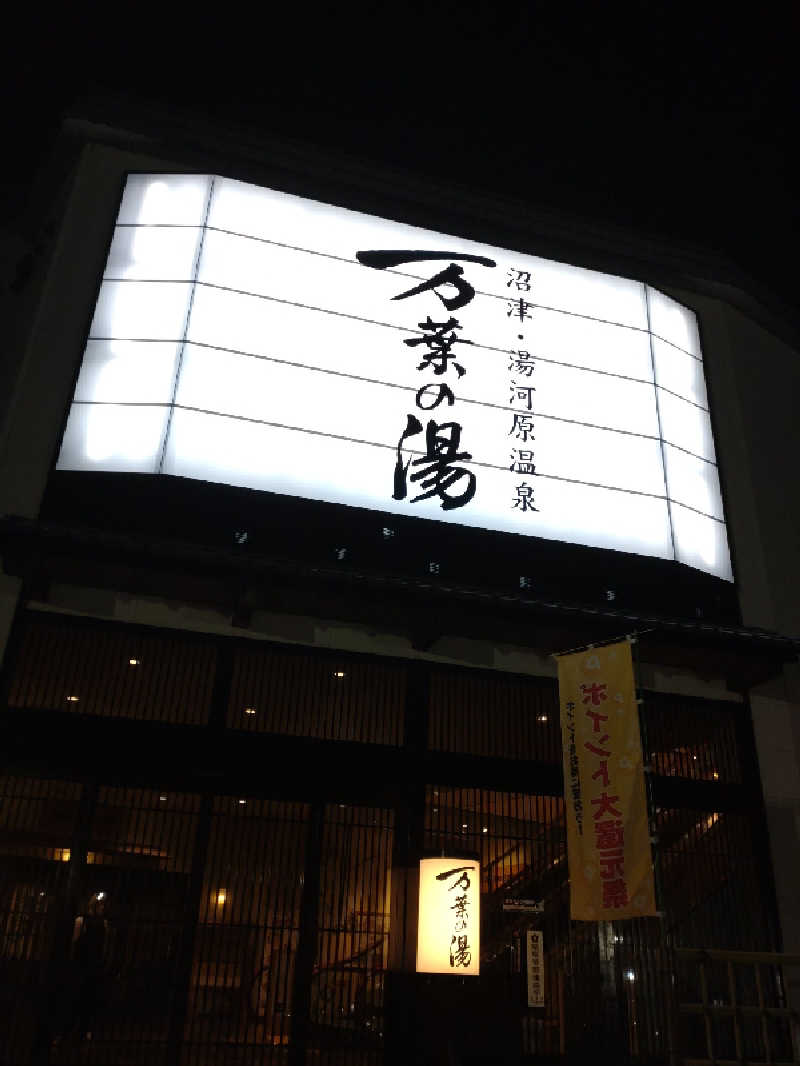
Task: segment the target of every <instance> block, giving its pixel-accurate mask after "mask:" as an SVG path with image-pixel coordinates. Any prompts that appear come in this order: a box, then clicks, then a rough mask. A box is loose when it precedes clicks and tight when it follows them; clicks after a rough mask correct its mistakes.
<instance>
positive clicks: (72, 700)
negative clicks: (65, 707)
mask: <svg viewBox="0 0 800 1066" xmlns="http://www.w3.org/2000/svg"><path fill="white" fill-rule="evenodd" d="M79 700H80V696H67V703H77V702H78V701H79Z"/></svg>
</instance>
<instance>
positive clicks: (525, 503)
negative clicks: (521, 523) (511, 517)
mask: <svg viewBox="0 0 800 1066" xmlns="http://www.w3.org/2000/svg"><path fill="white" fill-rule="evenodd" d="M516 493H517V497H516V499H515V500H514V502H513V504H512V507H519V509H520V511H522V513H523V514H524V513H525V512H526V511H538V510H539V508H538V507H534V505H533V488H532V487H531V486H530V485H528V484H527V483H526V482H525V481H523V482H522V483H521V484H520V485H517V488H516Z"/></svg>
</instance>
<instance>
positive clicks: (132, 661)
mask: <svg viewBox="0 0 800 1066" xmlns="http://www.w3.org/2000/svg"><path fill="white" fill-rule="evenodd" d="M141 661H142V660H141V659H128V666H139V664H140V663H141Z"/></svg>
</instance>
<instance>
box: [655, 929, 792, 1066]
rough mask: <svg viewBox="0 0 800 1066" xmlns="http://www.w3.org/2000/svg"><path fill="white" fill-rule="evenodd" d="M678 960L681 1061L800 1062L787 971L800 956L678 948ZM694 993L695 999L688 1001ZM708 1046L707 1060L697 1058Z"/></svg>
mask: <svg viewBox="0 0 800 1066" xmlns="http://www.w3.org/2000/svg"><path fill="white" fill-rule="evenodd" d="M675 958H676V971H677V979H678V988H677V993H678V995H677V1003H676V1007H677V1011H678V1018H677V1019H676V1021H677V1023H678V1027H679V1031H680V1032H681V1036H682V1039H680V1040H679V1050H680V1052H681V1054H680V1055H679V1057H678V1058H679V1061H680V1062H682V1063H684V1064H685V1066H708V1064H711V1063H713V1064H715V1066H729V1064H730V1066H740V1064H742V1063H751V1062H752V1063H770V1064H771V1066H783V1064H784V1063H785V1064H787V1066H788V1064H790V1063H796V1062H800V1028H798V1021H799V1020H800V1014H799V1013H798V1011H797V1010H796V1009H793V1008H792V1007H791V1006H790V1005H789V1004H788V1002H787V999H786V994H785V991H784V980H783V970H784V968H787V967H795V966H797V967H800V955H781V954H778V953H775V952H766V951H724V950H718V949H713V948H708V949H705V948H676V949H675ZM691 991H693V992H694V993H695V998H694V999H686V998H684V997H685V996H686V995H687V993H689V992H691ZM698 997H699V998H698ZM687 1023H688V1026H687ZM692 1023H694V1031H693V1032H692V1031H691V1030H692ZM687 1029H688V1031H687ZM703 1043H704V1044H705V1052H706V1054H705V1056H702V1055H699V1056H698V1055H697V1054H693V1052H696V1051H698V1050H699V1047H700V1046H702V1044H703ZM687 1051H688V1052H689V1054H685V1053H684V1052H687Z"/></svg>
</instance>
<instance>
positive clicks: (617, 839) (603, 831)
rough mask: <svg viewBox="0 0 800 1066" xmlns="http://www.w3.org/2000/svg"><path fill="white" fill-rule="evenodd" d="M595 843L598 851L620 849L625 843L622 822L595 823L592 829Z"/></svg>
mask: <svg viewBox="0 0 800 1066" xmlns="http://www.w3.org/2000/svg"><path fill="white" fill-rule="evenodd" d="M594 832H595V843H596V844H597V849H598V851H605V850H607V849H609V848H621V847H622V846H623V845H624V843H625V830H624V829H623V827H622V822H619V821H617V822H612V821H610V820H609V821H608V822H596V823H595V827H594Z"/></svg>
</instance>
